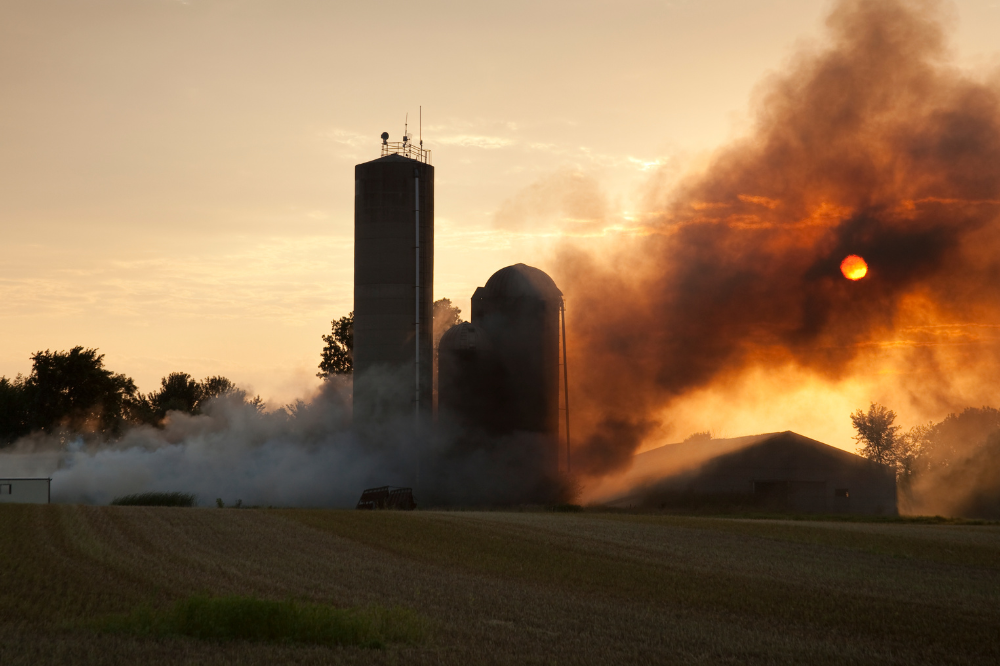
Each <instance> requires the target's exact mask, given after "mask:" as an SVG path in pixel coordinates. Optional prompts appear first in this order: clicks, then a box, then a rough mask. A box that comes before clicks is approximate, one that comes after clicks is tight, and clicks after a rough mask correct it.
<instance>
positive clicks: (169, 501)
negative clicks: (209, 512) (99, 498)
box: [111, 493, 196, 506]
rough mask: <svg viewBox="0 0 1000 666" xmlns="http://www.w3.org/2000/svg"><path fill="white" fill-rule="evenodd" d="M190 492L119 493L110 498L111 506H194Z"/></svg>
mask: <svg viewBox="0 0 1000 666" xmlns="http://www.w3.org/2000/svg"><path fill="white" fill-rule="evenodd" d="M195 500H196V498H195V496H194V495H192V494H191V493H139V494H136V495H119V496H118V497H116V498H114V499H113V500H111V504H112V505H113V506H194V505H195Z"/></svg>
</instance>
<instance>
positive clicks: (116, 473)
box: [0, 377, 418, 506]
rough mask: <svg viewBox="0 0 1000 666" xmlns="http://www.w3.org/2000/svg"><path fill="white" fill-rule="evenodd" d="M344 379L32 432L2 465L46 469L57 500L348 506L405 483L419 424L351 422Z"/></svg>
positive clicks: (34, 470) (32, 471) (40, 472)
mask: <svg viewBox="0 0 1000 666" xmlns="http://www.w3.org/2000/svg"><path fill="white" fill-rule="evenodd" d="M387 385H388V384H387ZM350 389H351V386H350V379H349V378H348V379H347V380H345V379H344V378H342V377H338V378H333V379H331V380H329V381H327V382H326V383H325V384H324V386H323V389H322V391H321V392H320V393H319V394H318V395H317V396H316V397H315V398H314V399H313V400H311V401H310V402H309V403H305V402H302V401H299V402H297V403H296V404H295V405H292V406H290V407H289V409H287V410H279V411H276V412H272V413H269V414H261V413H259V412H258V411H257V410H256V409H254V408H253V406H251V405H247V404H245V403H244V402H243V401H241V400H237V399H227V398H225V397H223V398H217V399H214V400H212V401H211V402H209V404H208V406H207V408H206V413H205V414H201V415H197V416H191V415H188V414H185V413H181V412H170V413H169V414H168V417H167V419H166V422H165V424H164V427H163V428H162V429H158V428H153V427H150V426H141V427H137V428H133V429H131V430H129V431H128V432H127V433H126V434H125V435H124V436H123V437H122V438H121V439H120V440H118V441H116V442H102V441H90V442H88V443H85V442H84V440H83V439H81V438H76V439H69V440H68V441H66V438H65V437H60V436H39V435H36V436H33V437H29V438H25V439H23V440H21V441H20V442H18V443H17V444H15V446H14V447H12V450H11V451H9V452H4V453H0V465H3V467H4V468H6V469H7V470H10V471H9V472H8V473H19V474H25V473H28V474H32V475H51V477H52V499H53V501H56V502H70V503H87V504H106V503H108V502H109V501H111V500H112V499H113V498H114V497H116V496H120V495H126V494H131V493H142V492H175V491H176V492H190V493H194V494H195V495H197V496H198V500H199V503H200V504H202V505H211V504H213V503H214V501H215V499H216V498H220V499H222V500H223V501H224V502H225V503H227V504H232V503H233V502H235V501H236V500H242V501H243V504H245V505H265V506H266V505H277V506H352V505H353V504H354V503H356V502H357V500H358V497H359V496H360V494H361V491H362V490H363V489H364V488H366V487H368V486H369V485H386V484H398V485H412V481H413V479H414V467H413V463H414V460H413V456H412V452H413V451H415V450H416V445H415V440H416V439H417V438H418V433H415V432H414V430H413V422H412V415H411V417H410V419H409V420H406V421H405V422H404V421H403V419H387V420H385V421H384V422H383V423H381V424H379V427H378V432H377V433H356V432H354V431H352V429H351V428H350V418H351V401H350ZM372 435H377V437H378V446H377V447H375V446H372V443H371V440H370V436H372ZM406 482H409V483H406Z"/></svg>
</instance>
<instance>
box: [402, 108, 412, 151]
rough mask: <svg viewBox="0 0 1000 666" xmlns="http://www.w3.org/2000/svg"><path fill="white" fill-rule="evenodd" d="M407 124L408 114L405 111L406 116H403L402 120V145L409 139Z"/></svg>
mask: <svg viewBox="0 0 1000 666" xmlns="http://www.w3.org/2000/svg"><path fill="white" fill-rule="evenodd" d="M409 126H410V114H409V113H407V114H406V117H405V120H404V121H403V145H404V146H405V145H406V142H407V141H409V140H410V136H409V133H408V132H407V128H408V127H409Z"/></svg>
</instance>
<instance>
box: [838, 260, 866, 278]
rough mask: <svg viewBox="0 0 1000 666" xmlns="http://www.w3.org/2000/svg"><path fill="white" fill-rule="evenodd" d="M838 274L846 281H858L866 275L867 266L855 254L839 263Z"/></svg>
mask: <svg viewBox="0 0 1000 666" xmlns="http://www.w3.org/2000/svg"><path fill="white" fill-rule="evenodd" d="M840 272H841V273H843V274H844V277H845V278H847V279H848V280H860V279H861V278H863V277H864V276H866V275H868V264H866V263H865V260H864V259H862V258H861V257H859V256H858V255H856V254H849V255H847V256H846V257H844V260H843V261H842V262H840Z"/></svg>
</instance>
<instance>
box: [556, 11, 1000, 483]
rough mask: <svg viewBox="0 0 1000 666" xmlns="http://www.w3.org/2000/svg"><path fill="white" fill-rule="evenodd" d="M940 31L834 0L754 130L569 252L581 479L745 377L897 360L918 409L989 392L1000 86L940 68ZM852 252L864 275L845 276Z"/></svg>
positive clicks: (760, 101) (766, 95)
mask: <svg viewBox="0 0 1000 666" xmlns="http://www.w3.org/2000/svg"><path fill="white" fill-rule="evenodd" d="M944 18H945V14H944V7H943V6H942V5H941V4H939V3H936V2H920V3H904V2H901V1H898V0H879V1H876V0H844V1H842V2H840V3H838V4H837V5H836V7H835V8H834V9H833V11H832V13H831V14H830V15H829V17H828V19H827V28H828V44H827V45H826V46H825V47H823V48H820V49H813V50H810V51H804V52H801V53H799V54H798V56H797V57H796V58H795V60H794V62H793V63H792V65H791V66H790V67H789V69H788V71H786V72H785V73H783V74H780V75H776V76H774V77H773V78H771V79H770V80H768V81H766V82H765V83H764V84H763V85H762V87H761V88H760V89H759V91H758V95H757V98H756V101H755V108H754V118H755V120H754V124H753V129H752V131H751V132H750V134H749V136H747V137H746V138H744V139H742V140H739V141H737V142H735V143H734V144H732V145H730V146H728V147H726V148H725V149H723V150H721V151H720V152H719V153H718V154H717V155H716V156H715V157H714V158H713V159H712V160H711V162H710V164H709V166H708V168H707V169H706V170H705V172H704V173H701V174H698V175H694V176H691V177H689V178H688V179H687V180H685V181H682V183H681V184H680V185H679V186H678V187H676V188H674V189H673V190H671V191H670V192H669V193H668V194H667V195H666V196H665V197H661V196H660V195H659V194H657V193H658V192H660V191H661V190H662V188H661V187H660V186H659V184H658V183H657V182H653V183H651V184H650V192H651V193H652V194H650V198H649V202H648V203H649V211H650V212H648V213H647V214H646V217H645V235H643V236H642V237H641V238H639V239H638V240H636V239H634V238H633V239H631V240H628V239H623V240H621V241H619V242H618V245H617V246H616V247H615V249H614V250H612V251H608V250H605V251H603V252H602V254H601V255H600V256H598V255H595V254H592V253H587V252H585V251H583V250H580V249H579V248H578V247H575V246H573V245H570V244H568V245H567V246H566V247H564V248H563V250H562V251H561V253H560V255H559V258H558V270H557V271H556V274H557V277H558V282H559V284H560V285H565V287H564V291H565V292H566V293H567V303H568V313H567V316H568V318H569V326H570V329H571V331H572V332H573V334H572V336H571V338H572V339H571V340H570V353H571V356H572V359H571V361H570V367H571V368H572V370H573V374H574V378H573V380H572V381H573V383H574V386H573V387H571V394H572V395H573V396H574V429H575V431H576V432H578V433H582V435H583V439H582V440H579V444H578V445H577V449H576V451H575V453H574V461H573V464H574V468H575V469H577V470H582V471H584V472H586V473H589V474H592V475H599V474H603V473H606V472H608V471H611V470H614V469H615V468H620V467H622V466H624V465H626V464H627V463H628V461H629V459H630V456H631V454H632V453H633V451H634V450H635V449H636V448H637V447H639V446H640V445H641V444H642V443H643V442H644V441H645V440H646V439H647V438H649V437H652V436H655V435H656V434H657V433H658V432H659V428H658V427H657V424H661V425H662V420H663V414H664V409H665V408H668V407H669V406H670V405H671V404H675V403H676V401H677V400H678V399H679V398H682V397H683V396H685V395H688V394H690V393H691V392H692V391H695V390H697V389H702V388H705V387H708V386H724V385H725V384H726V383H728V382H730V381H736V380H737V378H738V377H739V376H740V375H742V374H744V373H746V372H747V371H749V370H751V369H754V368H761V367H763V368H774V369H776V371H778V370H780V369H781V368H795V371H796V372H802V371H805V372H807V373H810V374H812V375H815V376H818V377H821V378H824V379H826V380H829V381H842V380H844V379H845V378H848V377H850V376H851V375H854V374H857V373H864V372H869V373H874V372H878V371H879V369H880V367H882V366H885V364H886V363H887V362H888V360H892V359H895V362H896V368H897V369H898V368H906V370H905V372H903V374H901V376H900V381H899V388H900V390H901V391H908V393H907V395H908V398H909V399H910V400H911V401H912V402H913V403H914V404H915V405H917V406H919V407H923V408H927V409H941V408H942V407H945V406H953V405H954V401H955V395H954V391H953V389H954V387H955V384H956V382H957V383H962V382H966V383H968V381H972V382H974V383H976V382H980V383H981V388H982V389H983V390H984V391H988V390H993V389H995V388H996V379H995V377H996V376H997V373H996V372H994V370H995V369H996V368H997V346H996V344H995V342H994V340H993V338H992V337H991V336H994V335H995V333H994V332H993V331H994V330H995V327H996V325H997V323H998V322H1000V317H998V316H997V315H998V312H997V311H998V308H1000V299H998V296H1000V293H998V292H1000V252H998V250H1000V224H998V213H1000V86H998V85H997V84H996V81H992V82H986V81H980V80H977V79H975V78H974V77H972V76H970V75H968V74H966V73H963V72H961V71H959V70H958V69H956V68H955V67H954V66H953V65H952V64H951V63H950V62H949V59H948V50H947V48H946V40H945V34H944V29H943V27H942V26H943V22H944ZM849 254H857V255H860V256H861V257H863V258H864V259H865V260H866V261H867V263H868V264H869V267H870V270H869V273H868V276H867V277H865V278H864V279H862V280H859V281H857V282H852V281H849V280H847V279H845V278H844V277H843V276H842V275H841V273H840V270H839V265H840V263H841V261H842V260H843V259H844V258H845V257H846V256H847V255H849ZM970 377H972V379H971V380H970V379H969V378H970ZM915 378H919V385H913V383H909V385H908V382H913V380H914V379H915ZM775 390H780V389H779V388H777V387H775ZM816 408H817V409H822V405H817V406H816ZM831 417H833V418H846V417H847V415H846V414H843V415H841V414H836V415H831ZM779 425H780V424H775V427H779ZM779 429H780V428H779ZM740 434H745V433H740Z"/></svg>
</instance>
